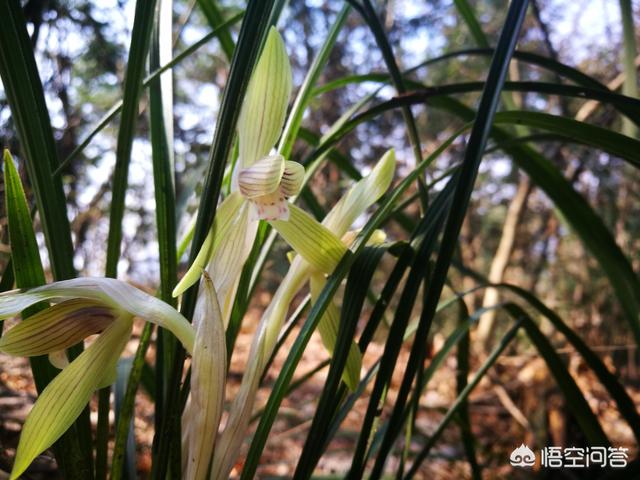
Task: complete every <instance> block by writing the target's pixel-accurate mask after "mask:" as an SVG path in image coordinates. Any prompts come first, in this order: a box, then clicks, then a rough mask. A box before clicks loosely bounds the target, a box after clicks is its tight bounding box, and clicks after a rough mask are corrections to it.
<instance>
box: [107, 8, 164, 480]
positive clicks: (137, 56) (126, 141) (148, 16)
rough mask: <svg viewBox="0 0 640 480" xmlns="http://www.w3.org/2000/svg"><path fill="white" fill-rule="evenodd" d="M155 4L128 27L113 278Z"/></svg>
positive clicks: (111, 237) (114, 194) (111, 248)
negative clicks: (129, 36)
mask: <svg viewBox="0 0 640 480" xmlns="http://www.w3.org/2000/svg"><path fill="white" fill-rule="evenodd" d="M155 5H156V0H149V1H145V0H138V1H137V2H136V10H135V16H134V20H133V29H132V31H131V44H130V47H129V57H128V60H127V69H126V73H125V78H124V93H123V98H122V115H121V117H120V127H119V129H118V139H117V146H116V164H115V167H114V172H113V182H112V188H111V207H110V212H109V234H108V237H107V259H106V265H105V276H107V277H112V278H116V277H117V276H118V262H119V260H120V247H121V242H122V220H123V217H124V210H125V196H126V192H127V186H128V176H129V163H130V161H131V148H132V146H133V139H134V136H135V124H136V120H137V118H138V104H139V100H140V94H141V93H142V78H143V76H144V72H145V62H146V57H147V52H148V49H149V41H150V37H151V28H152V26H153V18H154V11H155ZM110 390H111V387H105V388H103V389H102V390H101V391H100V394H99V396H98V426H99V429H98V434H97V439H98V444H97V446H96V456H97V460H98V467H99V469H98V470H96V475H97V476H98V478H99V479H104V478H106V457H107V440H108V429H109V422H108V415H109V410H110V408H109V397H110ZM127 426H128V424H127Z"/></svg>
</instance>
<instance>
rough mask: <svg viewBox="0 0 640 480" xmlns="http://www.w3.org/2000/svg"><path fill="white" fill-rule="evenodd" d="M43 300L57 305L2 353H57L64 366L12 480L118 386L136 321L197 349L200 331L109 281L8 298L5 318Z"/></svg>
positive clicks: (11, 337) (31, 321)
mask: <svg viewBox="0 0 640 480" xmlns="http://www.w3.org/2000/svg"><path fill="white" fill-rule="evenodd" d="M42 301H52V302H56V303H54V304H53V305H51V306H50V307H48V308H46V309H44V310H42V311H40V312H38V313H37V314H35V315H33V316H31V317H29V318H28V319H27V320H25V321H23V322H20V323H19V324H18V325H16V326H15V327H13V328H12V329H10V330H9V331H8V332H7V333H6V334H5V335H4V336H2V338H0V351H2V352H5V353H8V354H10V355H16V356H24V357H29V356H36V355H46V354H49V355H51V354H54V355H55V359H52V360H54V362H53V363H54V364H55V365H57V366H63V367H64V368H63V369H62V372H60V374H59V375H57V376H56V377H55V378H54V379H53V380H52V381H51V383H49V385H47V387H46V388H45V389H44V390H43V392H42V394H41V395H40V396H39V397H38V399H37V401H36V403H35V405H34V406H33V409H32V410H31V412H30V413H29V416H28V417H27V420H26V422H25V424H24V427H23V429H22V435H21V436H20V443H19V445H18V450H17V452H16V459H15V462H14V466H13V471H12V473H11V479H15V478H18V477H19V476H20V475H21V474H22V473H23V472H24V471H25V470H26V468H27V467H28V466H29V465H30V464H31V462H32V461H33V460H34V459H35V458H36V457H37V456H38V455H39V454H40V453H42V451H44V450H45V449H47V448H49V447H50V446H51V445H53V443H54V442H55V441H56V440H58V439H59V438H60V437H61V436H62V434H63V433H64V432H65V431H66V430H67V429H68V428H69V427H70V426H71V424H72V423H73V422H74V421H75V419H76V418H77V417H78V415H80V412H82V410H83V409H84V407H85V406H86V405H87V403H88V402H89V400H90V399H91V395H92V394H93V392H94V391H95V390H97V389H99V388H101V387H103V386H107V385H110V384H111V383H113V381H114V379H115V371H116V363H117V361H118V358H119V357H120V354H121V353H122V350H123V349H124V347H125V344H126V343H127V341H128V340H129V336H130V334H131V327H132V325H133V318H134V317H135V316H138V317H142V318H144V319H145V320H147V321H149V322H153V323H156V324H157V325H159V326H161V327H163V328H166V329H168V330H170V331H171V332H172V333H173V334H174V335H175V336H176V337H177V338H178V339H179V340H180V341H181V342H182V344H183V345H184V347H185V349H186V350H187V351H188V352H189V353H192V352H193V350H194V341H195V331H194V329H193V327H192V326H191V325H190V324H189V322H188V321H187V319H186V318H184V317H183V316H182V315H181V314H180V313H178V312H177V311H176V310H175V309H174V308H173V307H171V306H170V305H167V304H166V303H164V302H162V301H161V300H159V299H157V298H155V297H152V296H151V295H148V294H147V293H144V292H143V291H141V290H139V289H137V288H135V287H133V286H131V285H129V284H127V283H125V282H121V281H119V280H114V279H111V278H76V279H73V280H64V281H61V282H56V283H52V284H50V285H44V286H42V287H37V288H33V289H30V290H25V291H20V290H14V291H11V292H6V293H3V294H1V295H0V319H4V318H9V317H13V316H15V315H18V314H19V313H20V312H21V311H23V310H24V309H26V308H28V307H30V306H31V305H34V304H36V303H39V302H42ZM96 333H99V334H100V336H99V337H98V338H97V339H96V340H95V341H94V342H93V343H92V344H91V345H90V346H89V347H88V348H87V349H86V350H85V351H84V352H82V353H81V354H80V355H79V356H78V357H77V358H76V359H74V360H73V361H72V362H71V363H69V364H68V365H64V363H66V362H60V361H59V360H60V354H59V352H64V350H65V349H67V348H69V347H70V346H72V345H75V344H76V343H78V342H79V341H82V340H83V339H84V338H86V337H88V336H90V335H93V334H96ZM50 358H51V357H50Z"/></svg>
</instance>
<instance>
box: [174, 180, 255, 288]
mask: <svg viewBox="0 0 640 480" xmlns="http://www.w3.org/2000/svg"><path fill="white" fill-rule="evenodd" d="M243 204H244V198H243V197H242V195H240V194H239V193H237V192H235V193H232V194H231V195H229V196H228V197H227V198H225V199H224V201H223V202H222V203H221V204H220V206H219V207H218V210H217V212H216V217H215V219H214V221H213V226H212V227H211V229H210V230H209V234H208V235H207V238H206V239H205V241H204V243H203V244H202V247H201V248H200V252H198V255H197V257H196V259H195V260H194V261H193V263H192V264H191V266H190V267H189V270H188V271H187V273H185V274H184V276H183V277H182V279H181V280H180V281H179V282H178V284H177V285H176V287H175V288H174V289H173V293H172V295H173V296H174V297H177V296H179V295H181V294H182V293H184V291H185V290H187V289H188V288H189V287H190V286H191V285H193V284H194V283H196V282H197V281H198V280H199V279H200V276H201V275H202V272H203V271H204V269H205V268H207V265H208V264H209V262H210V260H211V257H212V256H213V255H214V254H215V252H216V251H217V249H218V248H219V246H220V243H221V242H222V241H223V240H224V239H225V238H226V236H227V235H228V233H229V229H230V228H231V226H232V225H233V223H234V222H235V221H236V216H237V215H238V210H239V209H240V207H241V206H242V205H243Z"/></svg>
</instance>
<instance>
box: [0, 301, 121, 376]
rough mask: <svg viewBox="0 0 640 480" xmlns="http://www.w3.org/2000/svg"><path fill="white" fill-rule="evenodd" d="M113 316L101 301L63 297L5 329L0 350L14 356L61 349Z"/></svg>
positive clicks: (93, 331) (102, 327) (114, 316)
mask: <svg viewBox="0 0 640 480" xmlns="http://www.w3.org/2000/svg"><path fill="white" fill-rule="evenodd" d="M115 318H116V314H115V312H114V311H113V309H112V308H110V307H108V306H106V305H104V304H103V303H98V302H96V301H94V300H84V299H75V300H67V301H66V302H62V303H59V304H57V305H54V306H52V307H49V308H47V309H46V310H42V311H40V312H38V313H36V314H35V315H33V316H31V317H29V318H28V319H27V320H25V321H24V322H20V323H19V324H18V325H16V326H15V327H13V328H12V329H11V330H9V331H8V332H7V333H6V334H5V335H3V336H2V338H0V351H3V352H5V353H8V354H9V355H14V356H17V357H32V356H36V355H45V354H47V353H52V352H56V351H60V350H62V351H64V350H65V349H67V348H69V347H70V346H72V345H75V344H76V343H78V342H80V341H82V340H84V339H85V338H87V337H88V336H89V335H93V334H94V333H98V332H101V331H103V330H104V329H105V328H107V326H109V325H110V324H111V322H113V321H114V320H115ZM54 365H55V363H54Z"/></svg>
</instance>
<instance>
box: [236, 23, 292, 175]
mask: <svg viewBox="0 0 640 480" xmlns="http://www.w3.org/2000/svg"><path fill="white" fill-rule="evenodd" d="M290 95H291V65H290V64H289V57H288V55H287V51H286V50H285V47H284V42H283V41H282V38H281V37H280V34H279V33H278V31H277V30H276V29H275V28H273V27H272V28H271V30H270V31H269V34H268V36H267V40H266V42H265V45H264V50H263V51H262V54H261V55H260V58H259V60H258V63H257V65H256V67H255V70H254V71H253V75H252V76H251V80H250V81H249V86H248V87H247V93H246V95H245V98H244V102H243V104H242V110H241V112H240V118H239V119H238V135H239V147H240V158H239V160H240V162H239V165H240V168H246V167H248V166H250V165H252V164H253V163H254V162H256V161H257V160H259V159H260V158H262V157H264V156H266V155H268V154H269V151H270V150H271V149H272V148H273V146H274V145H275V143H276V141H277V140H278V137H279V136H280V133H281V132H282V127H283V125H284V120H285V115H286V113H287V106H288V105H289V96H290Z"/></svg>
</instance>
